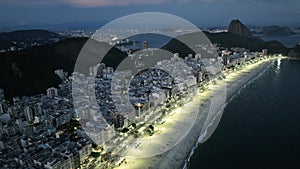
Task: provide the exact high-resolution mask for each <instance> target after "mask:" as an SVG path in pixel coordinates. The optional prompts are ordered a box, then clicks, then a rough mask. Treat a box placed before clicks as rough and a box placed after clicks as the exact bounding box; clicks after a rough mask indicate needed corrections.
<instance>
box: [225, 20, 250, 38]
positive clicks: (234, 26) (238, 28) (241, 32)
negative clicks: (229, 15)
mask: <svg viewBox="0 0 300 169" xmlns="http://www.w3.org/2000/svg"><path fill="white" fill-rule="evenodd" d="M227 30H228V32H229V33H232V34H235V35H238V36H240V37H247V38H253V36H252V34H251V32H250V30H249V29H248V28H247V27H246V26H245V25H244V24H243V23H242V22H241V21H240V20H238V19H233V20H232V21H231V22H230V24H229V26H228V29H227Z"/></svg>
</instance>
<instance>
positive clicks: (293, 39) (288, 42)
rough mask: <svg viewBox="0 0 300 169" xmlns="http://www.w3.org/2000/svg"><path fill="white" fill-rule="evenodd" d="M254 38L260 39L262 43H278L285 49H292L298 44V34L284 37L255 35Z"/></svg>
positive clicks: (299, 39)
mask: <svg viewBox="0 0 300 169" xmlns="http://www.w3.org/2000/svg"><path fill="white" fill-rule="evenodd" d="M254 36H258V37H260V38H261V39H262V40H264V41H273V40H275V41H278V42H280V43H281V44H283V45H284V46H285V47H288V48H293V47H295V46H296V45H297V44H299V43H300V34H293V35H286V36H264V35H258V34H255V35H254Z"/></svg>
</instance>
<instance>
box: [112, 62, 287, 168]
mask: <svg viewBox="0 0 300 169" xmlns="http://www.w3.org/2000/svg"><path fill="white" fill-rule="evenodd" d="M282 58H284V57H271V58H266V59H264V60H259V61H252V63H248V64H249V65H245V66H243V67H242V68H239V70H235V71H233V72H228V73H226V80H216V84H210V85H208V88H209V90H206V91H205V92H202V93H199V95H196V96H194V98H193V100H192V101H191V102H189V103H187V104H185V105H183V106H182V107H179V108H177V109H175V110H173V111H174V112H173V113H171V114H172V115H168V116H166V117H165V123H163V124H160V125H156V126H155V133H154V135H152V136H149V135H147V134H145V135H144V136H143V137H142V138H140V139H139V140H138V141H137V142H138V143H139V144H138V146H137V147H136V146H130V147H128V149H127V152H126V155H125V156H126V157H125V158H126V164H125V163H122V164H121V165H120V166H119V167H116V168H118V169H123V168H124V169H133V168H136V169H143V168H145V169H148V168H182V167H183V165H184V160H185V159H186V158H187V157H188V156H189V153H190V151H191V149H192V147H193V146H194V145H195V143H196V141H197V140H198V137H199V135H200V133H201V130H202V128H203V123H204V122H205V118H203V117H207V116H206V115H207V113H208V112H209V110H210V109H211V106H210V105H211V101H212V100H211V99H210V98H211V97H212V95H213V94H214V93H216V92H218V90H220V89H222V90H223V89H224V85H226V87H225V89H227V91H226V93H227V94H226V96H227V101H229V100H230V99H231V98H232V97H233V96H234V95H235V94H236V93H237V91H239V90H240V89H241V88H242V87H243V86H244V85H246V84H247V83H249V82H250V81H251V80H252V79H254V78H255V77H257V76H258V75H259V74H260V73H263V72H264V70H265V69H266V68H267V67H268V66H270V65H271V63H273V61H274V60H275V59H278V60H280V59H282ZM198 105H200V109H199V113H198V114H197V113H195V108H196V107H197V106H198ZM218 106H219V107H221V106H224V105H221V104H220V105H217V107H218ZM216 110H217V109H216ZM195 119H196V121H195ZM220 119H221V115H218V116H217V117H215V118H214V119H213V120H214V123H216V124H218V122H219V120H220ZM194 121H195V123H194ZM216 127H217V125H212V127H211V128H209V129H208V131H207V136H206V137H208V136H210V134H211V133H212V132H213V131H214V129H215V128H216ZM190 129H191V130H190ZM189 130H190V132H189V133H187V134H184V133H186V132H187V131H189ZM183 135H184V136H183ZM182 136H183V139H182V140H181V138H182ZM203 139H204V140H205V139H207V138H205V137H204V138H203ZM172 144H174V145H175V146H174V147H172V148H171V149H170V150H168V149H167V148H166V147H168V146H170V145H172ZM164 150H168V151H166V152H165V151H164ZM158 152H160V153H158ZM150 154H157V155H156V156H153V157H151V156H150Z"/></svg>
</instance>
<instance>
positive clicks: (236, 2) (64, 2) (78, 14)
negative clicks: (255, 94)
mask: <svg viewBox="0 0 300 169" xmlns="http://www.w3.org/2000/svg"><path fill="white" fill-rule="evenodd" d="M136 12H165V13H170V14H174V15H177V16H179V17H182V18H184V19H187V20H188V21H190V22H192V23H193V24H195V25H197V26H200V27H207V26H225V25H227V24H228V23H229V22H230V20H231V19H233V18H238V19H240V20H242V22H244V23H245V24H246V25H251V24H252V25H272V24H277V25H298V26H300V0H1V1H0V16H1V17H0V28H1V27H2V28H3V27H11V26H20V25H33V24H60V23H65V22H74V21H97V22H109V21H112V20H114V19H116V18H119V17H121V16H124V15H128V14H132V13H136Z"/></svg>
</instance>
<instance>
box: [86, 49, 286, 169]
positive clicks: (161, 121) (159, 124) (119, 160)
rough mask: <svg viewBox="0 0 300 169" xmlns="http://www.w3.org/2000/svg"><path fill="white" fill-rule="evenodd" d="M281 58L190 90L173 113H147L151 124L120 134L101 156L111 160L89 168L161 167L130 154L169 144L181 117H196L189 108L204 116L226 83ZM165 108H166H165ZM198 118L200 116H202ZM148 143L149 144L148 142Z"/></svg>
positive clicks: (268, 59) (265, 59)
mask: <svg viewBox="0 0 300 169" xmlns="http://www.w3.org/2000/svg"><path fill="white" fill-rule="evenodd" d="M282 58H284V57H282V56H278V55H277V56H274V55H272V56H266V57H262V58H259V59H253V60H249V61H247V62H245V64H244V65H243V66H240V67H238V68H236V69H231V70H227V71H223V72H222V74H220V75H219V76H217V77H215V78H214V79H211V80H210V81H207V82H205V84H204V85H202V84H201V85H199V84H198V85H196V86H194V87H193V88H191V89H190V90H188V93H190V94H191V95H189V94H187V95H189V96H192V97H190V98H189V99H184V97H174V98H172V99H170V100H172V104H171V106H170V107H169V109H168V110H169V112H170V113H162V112H163V110H164V108H166V107H163V108H162V109H155V110H154V111H153V112H148V113H149V115H150V116H149V118H148V121H146V122H140V123H137V124H136V125H135V127H133V126H131V127H130V129H129V131H127V132H126V133H122V132H121V133H119V134H118V135H116V136H115V137H114V138H112V140H111V141H110V142H108V143H107V144H106V150H105V151H103V152H102V154H107V153H108V152H109V154H110V157H109V159H107V161H102V162H101V158H98V159H96V160H94V161H93V160H92V161H93V163H90V164H88V166H90V167H91V168H94V167H95V168H109V167H111V168H115V167H116V168H120V169H121V168H128V169H129V168H143V167H145V166H152V167H153V166H154V167H155V166H156V167H157V166H159V164H155V165H153V164H151V163H152V162H151V161H150V160H147V158H143V159H142V158H141V159H137V158H136V157H132V156H130V154H131V153H143V152H144V151H147V149H150V150H151V149H152V148H153V147H151V146H149V142H155V141H157V140H160V141H162V142H164V144H166V143H167V142H168V141H169V139H166V137H165V135H164V134H167V133H168V132H172V131H171V130H172V125H178V123H180V120H182V119H181V118H182V116H180V115H183V114H184V113H186V116H188V114H190V115H191V114H193V112H192V110H193V109H191V108H190V107H191V105H192V104H199V103H200V104H201V108H200V111H201V113H203V114H205V111H202V109H204V110H205V109H206V108H205V106H206V104H207V103H208V102H209V100H211V99H212V96H213V95H214V94H215V92H217V91H218V89H222V88H223V85H226V82H227V83H232V82H234V81H235V82H236V81H237V79H239V78H241V76H242V75H243V74H245V73H247V74H248V73H249V72H256V73H255V74H254V75H257V73H258V72H261V71H262V70H260V69H265V68H266V67H263V66H262V67H260V68H258V66H259V65H263V64H266V65H269V63H270V62H271V61H274V60H280V59H282ZM252 78H254V77H251V78H250V79H252ZM248 80H249V79H248ZM244 81H245V80H244ZM240 85H241V84H240ZM178 105H180V106H178ZM164 106H166V104H165V105H164ZM206 111H207V110H206ZM198 115H199V116H201V115H202V114H198ZM145 116H147V115H145ZM186 116H184V117H186ZM149 125H153V126H154V128H155V132H154V133H153V135H151V136H150V134H149V133H147V131H146V129H147V126H149ZM168 129H169V130H168ZM137 133H139V134H137ZM136 134H137V135H136ZM145 140H146V141H149V142H145ZM163 155H165V154H160V155H157V156H156V157H155V158H158V159H159V158H161V156H163ZM148 159H151V157H148ZM137 161H138V162H137Z"/></svg>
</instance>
